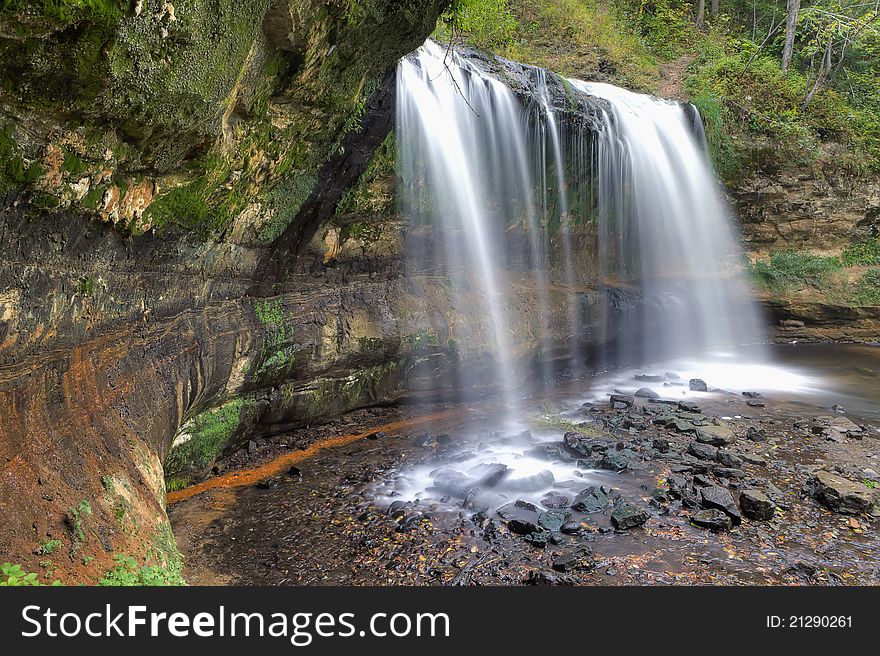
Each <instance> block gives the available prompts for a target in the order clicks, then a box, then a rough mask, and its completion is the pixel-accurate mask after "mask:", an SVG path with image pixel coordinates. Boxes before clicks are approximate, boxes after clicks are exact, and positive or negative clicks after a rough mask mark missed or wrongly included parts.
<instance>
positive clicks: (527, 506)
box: [513, 499, 541, 513]
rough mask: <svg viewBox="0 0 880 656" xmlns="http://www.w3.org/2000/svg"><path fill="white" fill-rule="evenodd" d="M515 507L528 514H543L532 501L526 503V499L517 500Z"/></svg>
mask: <svg viewBox="0 0 880 656" xmlns="http://www.w3.org/2000/svg"><path fill="white" fill-rule="evenodd" d="M513 505H514V506H515V507H517V508H519V509H520V510H525V511H527V512H533V513H537V512H541V509H540V508H538V506H536V505H535V504H533V503H532V502H531V501H526V500H524V499H517V500H516V501H515V502H514V504H513Z"/></svg>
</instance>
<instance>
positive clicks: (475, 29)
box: [439, 0, 517, 50]
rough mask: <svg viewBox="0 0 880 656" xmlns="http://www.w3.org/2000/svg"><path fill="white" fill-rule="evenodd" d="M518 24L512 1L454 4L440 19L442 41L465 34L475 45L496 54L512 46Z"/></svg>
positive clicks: (455, 1)
mask: <svg viewBox="0 0 880 656" xmlns="http://www.w3.org/2000/svg"><path fill="white" fill-rule="evenodd" d="M516 27H517V23H516V19H515V18H514V16H513V14H512V13H511V11H510V8H509V7H508V0H452V3H451V5H450V7H449V9H447V10H446V12H445V13H444V14H443V15H442V16H441V17H440V28H441V31H440V34H439V36H440V37H441V38H444V39H446V40H448V39H449V38H450V37H454V36H455V35H456V34H461V33H464V34H466V35H467V36H468V40H469V41H471V42H472V43H473V44H474V45H476V46H478V47H480V48H485V49H488V50H494V49H498V48H503V47H504V46H506V45H509V44H510V43H511V41H512V40H513V37H514V33H515V31H516Z"/></svg>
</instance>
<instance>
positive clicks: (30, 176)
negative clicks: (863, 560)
mask: <svg viewBox="0 0 880 656" xmlns="http://www.w3.org/2000/svg"><path fill="white" fill-rule="evenodd" d="M17 150H18V149H17V147H16V144H15V140H14V138H13V135H12V126H11V125H8V124H7V125H2V126H0V194H2V193H4V192H5V191H8V190H9V189H12V188H14V187H17V186H21V185H29V184H33V183H34V182H36V181H37V180H39V179H40V177H41V176H42V175H43V167H42V166H41V165H40V164H39V162H32V163H30V164H28V163H26V162H25V160H24V159H23V158H22V157H21V156H20V155H19V154H18V152H17Z"/></svg>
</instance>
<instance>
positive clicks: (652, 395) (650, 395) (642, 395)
mask: <svg viewBox="0 0 880 656" xmlns="http://www.w3.org/2000/svg"><path fill="white" fill-rule="evenodd" d="M635 396H636V398H639V399H659V398H660V395H659V394H657V392H655V391H654V390H652V389H650V388H649V387H642V388H641V389H639V390H637V391H636V394H635Z"/></svg>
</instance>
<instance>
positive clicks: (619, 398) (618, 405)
mask: <svg viewBox="0 0 880 656" xmlns="http://www.w3.org/2000/svg"><path fill="white" fill-rule="evenodd" d="M610 402H611V407H612V408H614V409H615V410H623V409H624V408H629V407H632V405H633V403H635V399H634V398H633V397H631V396H628V395H626V394H612V395H611V401H610Z"/></svg>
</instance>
